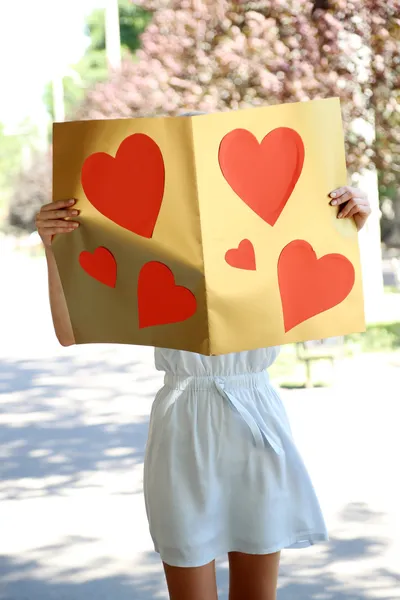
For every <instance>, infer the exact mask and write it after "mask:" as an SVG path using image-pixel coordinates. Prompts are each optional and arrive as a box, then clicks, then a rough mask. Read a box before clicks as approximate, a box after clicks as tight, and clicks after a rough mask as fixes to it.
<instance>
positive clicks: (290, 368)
mask: <svg viewBox="0 0 400 600" xmlns="http://www.w3.org/2000/svg"><path fill="white" fill-rule="evenodd" d="M399 304H400V298H399ZM360 353H380V354H382V355H384V354H386V355H387V356H388V362H389V363H390V364H391V365H392V366H399V367H400V320H399V321H394V322H391V323H374V324H370V325H368V326H367V331H366V333H362V334H357V335H349V336H347V337H346V338H345V347H344V358H343V360H351V358H352V357H353V356H355V355H357V354H360ZM269 372H270V374H271V378H272V379H273V380H274V381H276V382H277V383H278V384H279V385H280V386H281V387H284V388H289V389H296V388H302V387H304V385H305V381H306V365H305V363H304V362H302V361H299V360H298V359H297V354H296V345H295V344H287V345H285V346H282V349H281V353H280V355H279V357H278V359H277V360H276V362H275V363H274V364H273V365H272V367H271V368H270V369H269ZM311 372H312V380H313V386H314V387H326V386H329V385H331V384H332V382H333V379H334V371H333V369H332V365H331V362H330V361H328V360H315V361H313V362H312V364H311Z"/></svg>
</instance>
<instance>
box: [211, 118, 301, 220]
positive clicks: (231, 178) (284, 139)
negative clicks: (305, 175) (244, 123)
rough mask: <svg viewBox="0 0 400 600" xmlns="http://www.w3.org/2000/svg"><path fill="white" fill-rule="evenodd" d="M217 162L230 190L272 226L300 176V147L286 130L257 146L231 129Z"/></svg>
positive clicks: (250, 137)
mask: <svg viewBox="0 0 400 600" xmlns="http://www.w3.org/2000/svg"><path fill="white" fill-rule="evenodd" d="M218 160H219V164H220V168H221V171H222V174H223V176H224V177H225V179H226V181H227V182H228V183H229V185H230V186H231V188H232V189H233V191H234V192H235V193H236V194H237V195H238V196H239V198H241V199H242V200H243V202H245V203H246V204H247V205H248V206H249V207H250V208H251V210H253V211H254V212H255V213H256V214H257V215H258V216H259V217H261V219H263V221H266V222H267V223H269V224H270V225H272V226H273V225H275V223H276V221H277V220H278V218H279V215H280V214H281V212H282V210H283V209H284V208H285V205H286V203H287V201H288V200H289V198H290V196H291V195H292V192H293V190H294V188H295V186H296V183H297V181H298V179H299V177H300V174H301V171H302V169H303V164H304V144H303V140H302V139H301V137H300V135H299V134H298V133H297V132H296V131H294V130H293V129H290V128H288V127H278V128H277V129H274V130H273V131H271V132H270V133H269V134H268V135H266V136H265V138H264V139H263V140H262V142H261V144H259V143H258V141H257V138H256V137H255V136H254V135H253V134H252V133H250V131H247V129H234V130H233V131H231V132H230V133H228V134H227V135H226V136H225V137H224V138H223V140H222V142H221V145H220V148H219V157H218Z"/></svg>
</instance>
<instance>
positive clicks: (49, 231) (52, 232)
mask: <svg viewBox="0 0 400 600" xmlns="http://www.w3.org/2000/svg"><path fill="white" fill-rule="evenodd" d="M75 229H76V228H75V227H70V228H65V227H49V228H48V229H46V230H45V231H44V232H43V233H44V234H45V235H50V236H52V235H57V234H61V233H71V231H74V230H75Z"/></svg>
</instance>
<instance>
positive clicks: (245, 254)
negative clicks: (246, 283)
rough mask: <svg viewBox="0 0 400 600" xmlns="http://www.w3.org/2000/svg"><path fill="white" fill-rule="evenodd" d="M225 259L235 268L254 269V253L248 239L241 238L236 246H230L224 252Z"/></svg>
mask: <svg viewBox="0 0 400 600" xmlns="http://www.w3.org/2000/svg"><path fill="white" fill-rule="evenodd" d="M225 260H226V262H227V263H228V265H230V266H231V267H236V269H246V270H247V271H255V270H256V253H255V251H254V246H253V244H252V243H251V241H250V240H242V241H241V242H240V244H239V246H238V247H237V248H231V250H228V252H227V253H226V254H225Z"/></svg>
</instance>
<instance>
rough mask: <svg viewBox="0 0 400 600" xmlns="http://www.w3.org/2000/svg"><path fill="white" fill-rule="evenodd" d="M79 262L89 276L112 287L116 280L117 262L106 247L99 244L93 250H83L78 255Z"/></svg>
mask: <svg viewBox="0 0 400 600" xmlns="http://www.w3.org/2000/svg"><path fill="white" fill-rule="evenodd" d="M79 264H80V265H81V267H82V269H83V270H84V271H86V273H87V274H88V275H90V277H93V279H97V281H100V283H104V284H105V285H108V286H109V287H112V288H114V287H115V285H116V282H117V262H116V260H115V258H114V256H113V255H112V254H111V252H110V251H109V250H107V248H104V247H103V246H99V247H98V248H96V250H95V251H94V252H93V254H92V253H91V252H88V251H87V250H83V252H81V253H80V255H79Z"/></svg>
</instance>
